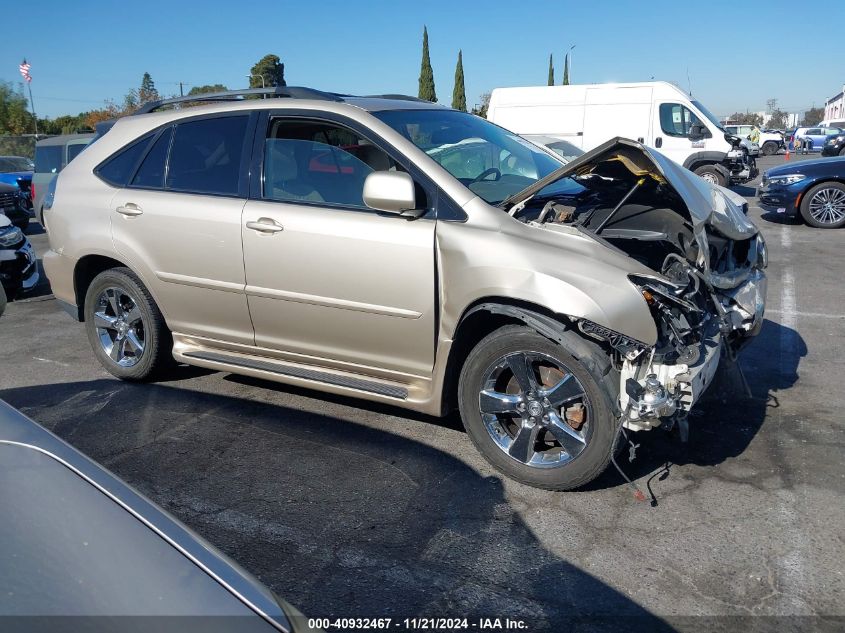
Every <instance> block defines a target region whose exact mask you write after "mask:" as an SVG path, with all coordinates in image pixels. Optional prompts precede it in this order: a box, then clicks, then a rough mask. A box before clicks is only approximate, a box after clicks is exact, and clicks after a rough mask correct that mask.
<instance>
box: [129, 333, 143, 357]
mask: <svg viewBox="0 0 845 633" xmlns="http://www.w3.org/2000/svg"><path fill="white" fill-rule="evenodd" d="M126 341H127V342H128V343H129V345H131V346H132V351H133V352H134V353H135V355H136V356H140V355H141V352H143V351H144V344H143V343H142V342H141V341H140V340H139V339H138V335H137V334H136V333H135V330H129V331H128V332H127V333H126Z"/></svg>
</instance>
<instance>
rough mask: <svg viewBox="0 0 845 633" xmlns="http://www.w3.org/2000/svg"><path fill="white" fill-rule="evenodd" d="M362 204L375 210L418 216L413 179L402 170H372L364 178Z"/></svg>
mask: <svg viewBox="0 0 845 633" xmlns="http://www.w3.org/2000/svg"><path fill="white" fill-rule="evenodd" d="M363 198H364V204H366V205H367V206H368V207H370V208H371V209H375V210H376V211H385V212H387V213H395V214H397V215H405V216H410V217H419V216H420V215H422V211H419V210H417V208H416V207H417V196H416V193H415V191H414V179H413V178H411V176H410V174H406V173H405V172H403V171H374V172H373V173H371V174H370V175H369V176H367V178H366V180H364V195H363Z"/></svg>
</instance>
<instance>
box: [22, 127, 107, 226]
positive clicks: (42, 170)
mask: <svg viewBox="0 0 845 633" xmlns="http://www.w3.org/2000/svg"><path fill="white" fill-rule="evenodd" d="M94 136H95V135H94V134H93V133H91V134H64V135H62V136H51V137H50V138H46V139H43V140H41V141H38V142H37V143H36V144H35V173H34V174H33V176H32V187H31V196H32V207H33V209H34V217H36V218H37V219H38V221H39V222H40V223H41V225H42V226H43V225H44V218H43V210H42V203H43V201H44V195H45V194H46V193H47V189H48V188H49V186H50V182H51V181H52V180H53V179H55V177H56V175H57V174H58V173H59V172H61V171H62V169H64V168H65V166H67V164H68V163H69V162H70V161H72V160H73V158H74V157H75V156H76V155H77V154H79V152H81V151H82V150H83V149H85V147H86V146H87V145H88V144H89V143H90V142H91V140H92V139H93V138H94Z"/></svg>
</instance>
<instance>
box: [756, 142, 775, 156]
mask: <svg viewBox="0 0 845 633" xmlns="http://www.w3.org/2000/svg"><path fill="white" fill-rule="evenodd" d="M760 151H762V152H763V156H772V155H774V154H777V152H778V144H777V143H775V142H774V141H766V142H765V143H763V147H761V148H760Z"/></svg>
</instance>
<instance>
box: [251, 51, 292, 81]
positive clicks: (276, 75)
mask: <svg viewBox="0 0 845 633" xmlns="http://www.w3.org/2000/svg"><path fill="white" fill-rule="evenodd" d="M262 77H263V78H264V82H263V86H266V87H267V88H270V87H271V86H287V83H286V82H285V65H284V64H283V63H282V61H281V60H280V59H279V56H278V55H273V54H268V55H265V56H264V57H262V58H261V59H259V60H258V63H256V64H255V66H253V67H252V68H250V69H249V87H250V88H261V87H263V86H262V81H261V78H262Z"/></svg>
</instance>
